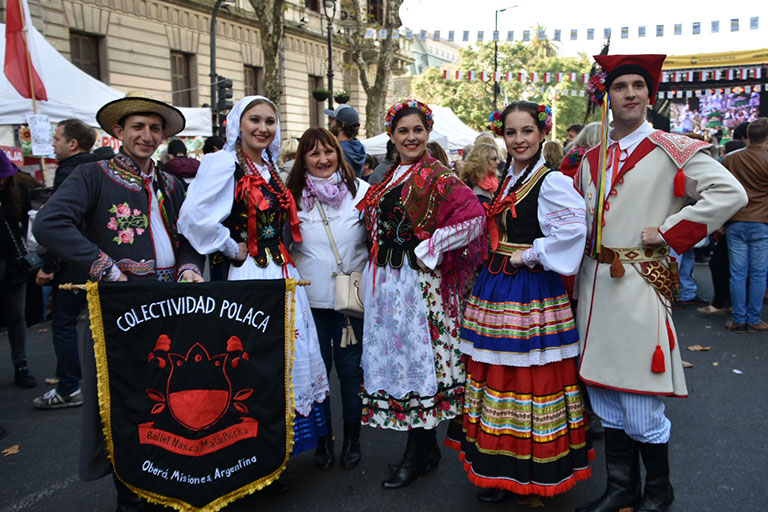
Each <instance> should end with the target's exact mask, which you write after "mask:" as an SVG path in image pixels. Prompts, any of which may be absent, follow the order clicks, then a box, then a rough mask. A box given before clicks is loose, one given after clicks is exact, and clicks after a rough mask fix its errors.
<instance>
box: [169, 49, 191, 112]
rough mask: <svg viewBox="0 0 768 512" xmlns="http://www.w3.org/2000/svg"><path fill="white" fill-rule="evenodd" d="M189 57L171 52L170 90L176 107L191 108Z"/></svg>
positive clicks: (185, 54)
mask: <svg viewBox="0 0 768 512" xmlns="http://www.w3.org/2000/svg"><path fill="white" fill-rule="evenodd" d="M191 57H192V56H191V55H189V54H187V53H181V52H171V90H172V91H173V104H174V105H175V106H177V107H191V106H192V90H191V88H192V80H191V79H190V76H191V75H190V68H191V67H192V66H191V61H192V58H191Z"/></svg>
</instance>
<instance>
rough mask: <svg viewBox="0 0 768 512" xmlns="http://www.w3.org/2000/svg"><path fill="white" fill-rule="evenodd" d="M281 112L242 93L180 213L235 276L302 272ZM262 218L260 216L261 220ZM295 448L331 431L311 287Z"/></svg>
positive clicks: (188, 232)
mask: <svg viewBox="0 0 768 512" xmlns="http://www.w3.org/2000/svg"><path fill="white" fill-rule="evenodd" d="M279 154H280V120H279V119H278V115H277V108H276V107H275V104H274V103H272V102H271V101H270V100H268V99H267V98H265V97H263V96H247V97H245V98H243V99H241V100H240V101H239V102H238V103H237V105H235V107H234V108H233V109H232V110H231V111H230V113H229V115H227V142H226V144H225V146H224V149H223V150H222V151H217V152H216V153H211V154H209V155H206V156H205V158H204V159H203V161H202V163H201V164H200V169H199V170H198V173H197V177H196V178H195V180H194V181H193V182H192V184H190V187H189V190H188V192H187V198H186V200H185V201H184V206H183V207H182V209H181V214H180V216H179V232H180V233H183V234H184V236H185V237H187V239H188V240H189V242H190V243H191V244H192V246H193V247H194V248H195V250H197V251H198V252H199V253H200V254H211V255H213V254H215V253H221V254H223V257H224V258H226V259H227V260H228V261H229V270H228V274H227V275H228V277H227V278H228V279H229V280H234V281H236V280H244V279H280V278H284V277H290V278H294V279H299V273H298V271H297V270H296V266H295V265H294V263H293V260H292V259H291V256H290V254H289V253H288V250H287V249H286V244H285V243H284V242H283V236H284V233H285V232H286V231H290V236H292V238H293V239H294V240H296V241H301V234H300V230H299V218H298V214H297V212H296V204H295V202H294V200H293V195H292V194H291V192H290V191H289V190H288V189H287V188H286V187H285V185H283V183H282V181H281V180H280V178H279V175H278V172H279V170H278V167H277V164H276V162H277V157H278V156H279ZM254 220H255V222H254ZM295 319H296V324H295V326H296V331H297V336H296V340H295V343H294V350H295V351H294V357H295V360H294V362H293V369H292V372H291V378H292V381H293V393H294V397H295V406H296V412H297V415H296V418H295V421H294V431H295V437H294V440H295V444H294V449H293V453H298V452H301V451H304V450H308V449H311V448H314V447H315V446H316V445H317V439H318V438H319V437H320V436H323V435H325V434H326V433H327V427H326V424H325V416H324V414H323V407H322V405H321V402H323V401H324V400H325V398H326V396H327V395H328V393H329V390H328V379H327V377H326V373H325V365H324V364H323V358H322V356H321V354H320V346H319V344H318V340H317V330H316V328H315V323H314V321H313V319H312V314H311V312H310V309H309V301H308V300H307V294H306V292H305V291H304V290H303V289H302V288H301V287H297V289H296V316H295Z"/></svg>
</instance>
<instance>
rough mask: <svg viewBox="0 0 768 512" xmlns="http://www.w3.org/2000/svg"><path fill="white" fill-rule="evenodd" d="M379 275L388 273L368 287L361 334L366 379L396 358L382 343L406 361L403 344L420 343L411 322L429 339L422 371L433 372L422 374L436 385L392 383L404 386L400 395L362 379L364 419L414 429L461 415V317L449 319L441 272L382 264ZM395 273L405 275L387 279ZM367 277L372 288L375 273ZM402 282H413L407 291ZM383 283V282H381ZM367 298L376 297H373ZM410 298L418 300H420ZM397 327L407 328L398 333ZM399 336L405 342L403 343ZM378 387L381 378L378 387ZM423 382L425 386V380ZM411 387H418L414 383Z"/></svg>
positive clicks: (381, 425) (368, 422)
mask: <svg viewBox="0 0 768 512" xmlns="http://www.w3.org/2000/svg"><path fill="white" fill-rule="evenodd" d="M368 271H370V268H367V269H366V274H368V273H369V272H368ZM371 273H372V272H371ZM377 273H378V274H381V273H384V274H385V275H384V276H382V275H377V277H376V290H375V293H373V290H371V289H366V302H365V304H366V315H365V329H364V332H365V333H366V334H365V335H364V338H363V351H364V357H363V359H364V361H363V370H364V379H365V378H366V377H365V376H366V375H369V374H370V373H381V370H382V368H384V367H390V366H391V364H392V358H391V357H387V353H388V352H387V349H386V348H384V347H379V346H378V345H383V344H390V345H392V348H391V349H390V352H393V353H396V356H398V357H402V358H403V360H406V359H407V357H408V354H405V355H404V354H402V353H401V352H402V347H403V346H404V345H407V344H408V343H417V342H414V341H413V338H414V336H413V334H414V333H413V332H408V331H410V330H409V329H408V325H409V320H410V325H419V326H421V327H420V329H421V330H422V332H419V333H418V335H419V336H418V337H420V338H422V339H423V340H426V343H427V345H428V349H431V350H429V351H428V357H427V358H426V359H427V360H426V361H423V364H422V368H421V369H422V370H423V369H424V366H429V368H428V370H429V371H428V372H423V373H425V374H427V373H428V376H427V377H425V380H433V381H434V386H433V387H431V390H433V391H434V392H433V393H430V394H427V393H426V392H416V391H413V390H408V389H404V388H402V386H401V384H398V383H396V382H392V383H391V384H392V386H398V385H399V386H400V388H399V389H398V391H397V392H396V394H397V396H393V394H391V393H390V392H387V391H384V390H382V389H379V390H377V391H372V390H371V389H370V386H366V385H365V383H364V384H363V388H362V401H363V415H362V423H363V425H370V426H372V427H377V428H389V429H394V430H409V429H411V428H414V427H418V428H426V429H432V428H435V427H437V425H438V424H439V423H440V422H441V421H442V420H447V419H451V418H454V417H456V416H457V415H459V414H461V412H462V408H463V404H464V386H465V371H464V356H462V354H461V352H460V351H459V350H458V343H459V340H458V335H459V329H460V319H456V318H450V317H448V316H447V315H446V314H445V311H444V308H443V301H442V298H441V295H440V290H439V286H440V273H439V271H435V272H432V273H426V272H419V271H416V270H413V269H411V268H410V267H407V266H403V268H401V269H392V268H390V267H379V268H378V269H377ZM393 274H397V276H398V277H399V278H401V279H400V281H399V282H397V283H395V281H397V280H394V281H393V280H389V281H388V280H387V277H392V275H393ZM367 277H368V280H366V279H364V281H366V284H367V285H368V286H370V285H371V284H372V279H371V277H372V276H370V275H367ZM403 280H405V281H407V280H410V281H411V282H410V287H409V289H408V290H405V288H406V287H405V286H404V281H403ZM382 283H383V285H382V286H380V284H382ZM388 283H389V284H388ZM395 284H396V286H395ZM388 287H390V288H389V289H388ZM366 288H367V287H366ZM369 298H370V299H372V300H371V301H369ZM380 301H383V302H384V304H382V307H377V305H376V303H377V302H380ZM410 301H418V302H421V304H415V303H412V302H410ZM401 302H402V304H400V303H401ZM395 316H398V317H399V318H397V319H396V320H397V321H395V319H394V317H395ZM408 316H419V317H422V316H425V317H426V318H425V319H422V318H415V319H409V318H403V317H408ZM393 326H394V327H393ZM399 330H402V331H403V332H396V331H399ZM374 333H375V334H374ZM392 340H395V341H394V342H393V341H392ZM397 340H401V341H402V343H401V342H400V341H397ZM379 349H380V350H379ZM366 353H367V355H368V357H366ZM377 355H378V357H377ZM430 356H431V357H430ZM430 359H431V360H430ZM406 363H407V361H406ZM411 363H413V361H411ZM414 365H415V363H414ZM397 366H400V365H397ZM415 366H417V365H415ZM433 368H434V376H433V375H432V369H433ZM393 380H394V379H393ZM369 384H370V382H369ZM378 385H379V384H378V381H377V384H376V386H378ZM382 385H383V384H382ZM421 385H422V389H423V383H422V384H421ZM411 387H412V388H413V387H416V384H414V385H412V386H411ZM390 389H391V388H390ZM393 393H394V391H393Z"/></svg>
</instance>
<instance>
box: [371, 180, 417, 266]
mask: <svg viewBox="0 0 768 512" xmlns="http://www.w3.org/2000/svg"><path fill="white" fill-rule="evenodd" d="M403 186H404V184H400V185H399V186H397V187H394V188H392V189H390V190H389V191H387V192H386V193H385V194H384V197H382V198H381V201H379V205H378V209H377V218H378V226H377V230H376V238H377V239H378V245H379V248H378V252H377V254H376V265H378V266H379V267H385V266H387V265H389V266H390V267H392V268H401V267H402V266H403V262H404V261H405V259H406V258H407V259H408V265H410V267H411V268H413V269H416V270H418V268H419V266H418V264H417V263H416V253H415V249H416V246H417V245H419V243H420V242H421V240H419V239H418V238H417V237H416V235H415V234H414V232H413V225H411V220H410V218H409V217H408V214H407V213H406V212H405V207H404V206H403V202H402V200H401V197H402V191H403Z"/></svg>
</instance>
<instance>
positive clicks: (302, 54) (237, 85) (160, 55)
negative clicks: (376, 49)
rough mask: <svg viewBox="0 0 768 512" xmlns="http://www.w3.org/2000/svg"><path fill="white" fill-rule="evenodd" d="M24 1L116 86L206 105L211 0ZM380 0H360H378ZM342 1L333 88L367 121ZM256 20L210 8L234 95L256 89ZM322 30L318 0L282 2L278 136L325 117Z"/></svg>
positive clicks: (231, 6)
mask: <svg viewBox="0 0 768 512" xmlns="http://www.w3.org/2000/svg"><path fill="white" fill-rule="evenodd" d="M28 1H29V5H30V12H31V15H32V19H33V24H34V25H35V26H36V28H37V29H38V30H39V31H40V32H41V33H42V34H43V35H44V36H45V38H46V40H47V41H48V42H50V43H51V44H52V45H53V46H54V47H55V48H56V49H57V50H58V51H59V52H60V53H62V54H63V55H64V56H65V57H67V58H68V59H70V61H72V62H73V63H74V64H75V65H77V66H78V67H80V68H81V69H83V70H84V71H86V72H88V73H89V74H91V75H92V76H94V77H96V78H97V79H99V80H101V81H102V82H104V83H106V84H108V85H110V86H112V87H115V88H117V89H120V90H123V91H130V90H144V91H146V92H148V93H150V94H151V95H153V96H154V97H155V98H157V99H160V100H163V101H168V102H172V103H174V104H175V105H178V106H191V107H199V106H202V105H204V104H208V103H210V84H211V82H212V78H211V77H210V23H211V13H212V10H213V5H214V2H213V0H28ZM383 1H385V0H367V3H368V4H374V5H373V6H374V7H375V6H376V5H378V4H381V3H382V2H383ZM225 6H226V7H225ZM369 7H370V6H369ZM340 9H341V1H340V0H337V14H336V18H335V21H334V30H335V31H337V34H336V35H335V36H334V58H333V63H334V89H335V90H336V91H338V90H341V89H346V90H347V91H348V92H349V93H350V96H351V100H350V104H351V105H352V106H354V107H355V108H357V109H358V111H359V112H360V114H361V126H364V124H365V119H364V116H365V101H366V98H365V93H364V92H363V90H362V87H361V85H360V80H359V77H358V74H357V68H356V67H355V66H350V65H348V64H345V62H347V61H348V56H346V55H345V51H344V47H343V40H344V38H343V30H344V26H343V23H341V17H342V13H341V10H340ZM3 10H4V9H2V10H0V12H2V11H3ZM2 14H3V15H2V18H3V19H5V15H4V12H3V13H2ZM254 20H255V15H254V13H253V9H252V7H251V5H250V3H249V1H248V0H234V1H232V2H227V3H223V4H222V8H221V9H220V10H219V14H218V16H217V22H216V72H217V74H219V75H222V76H224V77H226V78H230V79H232V81H233V92H234V99H235V101H236V100H237V99H238V98H241V97H243V96H245V95H248V94H257V93H261V92H262V91H263V67H264V57H263V53H262V49H261V39H260V37H259V31H258V28H257V27H256V23H255V21H254ZM325 30H326V18H325V16H324V15H323V12H322V0H306V2H305V0H286V11H285V33H284V38H283V46H282V50H281V57H280V60H281V70H282V73H281V80H282V83H283V91H284V93H283V97H282V98H281V113H280V114H281V124H282V129H283V136H284V137H297V136H300V135H301V134H302V133H303V132H304V130H305V129H306V128H308V127H309V126H315V125H325V123H326V117H325V115H324V114H323V109H325V108H326V107H327V104H326V103H320V102H317V101H315V100H314V99H313V98H312V94H311V92H312V89H315V88H324V87H325V84H326V75H327V72H328V46H327V33H326V32H325ZM409 54H410V48H402V49H401V53H399V54H398V57H397V59H396V64H395V65H394V66H393V68H394V69H395V70H402V71H403V72H404V71H405V67H406V66H407V65H408V64H409V63H410V62H411V60H412V59H411V58H410V56H409ZM370 72H371V73H372V72H373V70H370ZM371 78H373V77H372V76H371ZM363 135H364V134H361V137H362V136H363Z"/></svg>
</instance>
